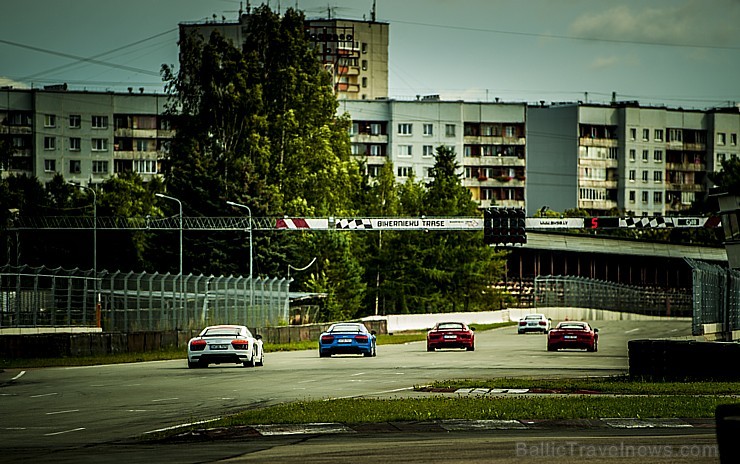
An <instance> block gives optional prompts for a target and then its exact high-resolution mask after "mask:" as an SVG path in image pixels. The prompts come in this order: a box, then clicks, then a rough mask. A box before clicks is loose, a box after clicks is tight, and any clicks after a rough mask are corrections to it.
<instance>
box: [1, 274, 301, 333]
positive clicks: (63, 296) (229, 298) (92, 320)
mask: <svg viewBox="0 0 740 464" xmlns="http://www.w3.org/2000/svg"><path fill="white" fill-rule="evenodd" d="M289 284H290V283H289V281H288V280H287V279H284V278H283V279H278V278H259V277H258V278H253V279H250V278H249V277H241V276H218V277H216V276H205V275H202V274H201V275H193V274H189V275H180V274H169V273H167V274H159V273H156V272H155V273H153V274H150V273H146V272H141V273H134V272H128V273H123V272H120V271H118V272H114V273H109V272H108V271H101V272H99V273H98V276H97V278H96V276H95V275H94V273H93V271H82V270H79V269H73V270H65V269H61V268H58V269H48V268H44V267H40V268H32V267H29V266H21V267H15V266H2V267H0V329H3V328H8V327H55V326H60V325H61V326H79V327H102V328H103V330H104V331H106V332H115V331H118V332H138V331H155V330H173V329H180V330H184V329H197V328H200V327H203V326H204V325H208V324H226V323H238V324H246V325H248V326H272V325H275V326H277V325H280V324H283V323H287V321H288V305H289V292H290V288H289Z"/></svg>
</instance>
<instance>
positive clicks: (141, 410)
mask: <svg viewBox="0 0 740 464" xmlns="http://www.w3.org/2000/svg"><path fill="white" fill-rule="evenodd" d="M126 412H147V410H146V409H127V410H126Z"/></svg>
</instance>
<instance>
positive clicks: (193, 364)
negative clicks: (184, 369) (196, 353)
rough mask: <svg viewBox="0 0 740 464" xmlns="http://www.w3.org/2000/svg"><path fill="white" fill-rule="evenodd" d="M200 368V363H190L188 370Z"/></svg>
mask: <svg viewBox="0 0 740 464" xmlns="http://www.w3.org/2000/svg"><path fill="white" fill-rule="evenodd" d="M199 367H200V363H198V362H191V361H188V368H189V369H197V368H199Z"/></svg>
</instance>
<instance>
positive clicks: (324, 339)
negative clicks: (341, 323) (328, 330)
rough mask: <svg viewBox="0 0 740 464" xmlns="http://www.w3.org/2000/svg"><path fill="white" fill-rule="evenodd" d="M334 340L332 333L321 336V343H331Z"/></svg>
mask: <svg viewBox="0 0 740 464" xmlns="http://www.w3.org/2000/svg"><path fill="white" fill-rule="evenodd" d="M333 341H334V335H324V336H322V337H321V343H331V342H333Z"/></svg>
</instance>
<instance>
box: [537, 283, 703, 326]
mask: <svg viewBox="0 0 740 464" xmlns="http://www.w3.org/2000/svg"><path fill="white" fill-rule="evenodd" d="M534 305H535V307H573V308H591V309H606V310H611V311H621V312H628V313H637V314H646V315H652V316H683V317H690V316H691V312H692V295H691V289H663V288H646V287H636V286H632V285H624V284H617V283H613V282H607V281H603V280H597V279H589V278H586V277H575V276H538V277H536V278H535V280H534Z"/></svg>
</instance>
